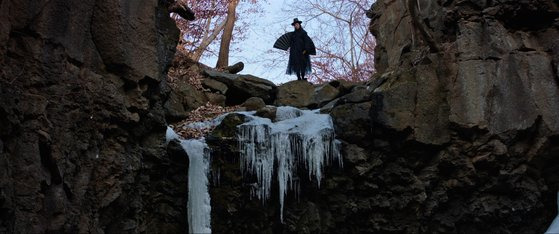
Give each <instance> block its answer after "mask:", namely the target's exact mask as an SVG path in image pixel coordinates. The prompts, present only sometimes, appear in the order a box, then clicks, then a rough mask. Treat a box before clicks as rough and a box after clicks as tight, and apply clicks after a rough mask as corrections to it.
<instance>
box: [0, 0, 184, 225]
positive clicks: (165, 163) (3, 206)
mask: <svg viewBox="0 0 559 234" xmlns="http://www.w3.org/2000/svg"><path fill="white" fill-rule="evenodd" d="M161 2H163V1H156V0H152V1H124V2H122V1H121V2H119V1H104V0H101V1H94V0H81V1H58V0H56V1H35V0H34V1H2V3H1V4H0V12H1V13H0V71H1V73H0V142H1V144H0V145H1V147H0V233H44V232H47V233H138V232H147V233H154V232H171V233H178V232H183V231H184V230H186V229H187V228H186V225H187V224H186V221H185V217H186V196H185V194H187V191H186V185H185V184H186V174H185V173H184V171H185V170H186V168H187V162H186V161H185V159H184V158H183V157H182V156H180V155H176V156H173V157H167V150H166V149H165V134H164V133H165V129H166V122H165V112H164V108H163V102H164V101H165V99H166V93H167V91H166V90H167V87H166V85H165V84H164V80H165V77H166V71H167V68H168V66H169V64H170V62H171V60H172V59H173V57H174V50H175V46H176V43H177V39H178V36H179V32H178V30H177V28H176V26H175V23H174V22H173V21H172V20H171V18H170V17H169V14H168V12H167V10H166V7H165V6H162V5H160V4H161ZM175 114H176V115H179V116H180V115H181V114H180V113H175ZM170 152H173V151H170ZM175 152H176V151H175ZM171 155H172V154H171Z"/></svg>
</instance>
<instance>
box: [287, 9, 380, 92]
mask: <svg viewBox="0 0 559 234" xmlns="http://www.w3.org/2000/svg"><path fill="white" fill-rule="evenodd" d="M373 2H374V0H301V1H297V2H296V3H293V4H290V5H289V8H286V9H285V10H286V13H290V14H297V15H299V16H301V17H302V16H304V17H305V18H306V19H305V20H306V22H307V24H306V25H312V27H318V28H313V30H312V31H313V32H314V33H316V34H314V35H310V36H311V37H312V38H313V40H314V41H315V44H316V46H317V52H318V54H317V56H315V57H313V58H312V61H313V67H314V69H313V70H314V74H313V75H312V76H311V77H310V80H312V81H313V82H319V83H320V82H326V81H330V80H339V79H343V80H350V81H363V80H368V79H369V78H370V75H371V74H372V73H373V72H374V47H375V39H374V37H373V36H372V35H371V33H370V32H369V30H368V27H367V26H368V20H367V18H366V16H365V11H366V9H367V8H368V7H370V6H371V4H372V3H373Z"/></svg>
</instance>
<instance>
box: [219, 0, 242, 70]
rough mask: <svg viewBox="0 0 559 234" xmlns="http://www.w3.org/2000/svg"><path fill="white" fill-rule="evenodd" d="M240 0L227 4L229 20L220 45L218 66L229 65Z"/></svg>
mask: <svg viewBox="0 0 559 234" xmlns="http://www.w3.org/2000/svg"><path fill="white" fill-rule="evenodd" d="M237 5H239V0H231V1H230V2H229V5H228V6H227V21H226V23H225V27H224V28H223V34H222V35H221V45H220V47H219V57H218V59H217V65H216V67H217V68H223V67H227V66H229V46H230V45H231V38H232V37H233V28H234V27H235V20H236V17H235V16H236V14H237V13H236V11H237Z"/></svg>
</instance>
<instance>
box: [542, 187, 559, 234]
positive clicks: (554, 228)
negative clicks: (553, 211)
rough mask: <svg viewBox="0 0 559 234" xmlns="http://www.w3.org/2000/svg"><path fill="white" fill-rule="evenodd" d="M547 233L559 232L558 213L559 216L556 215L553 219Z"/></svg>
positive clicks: (558, 206)
mask: <svg viewBox="0 0 559 234" xmlns="http://www.w3.org/2000/svg"><path fill="white" fill-rule="evenodd" d="M557 210H559V192H558V193H557ZM545 233H546V234H552V233H559V214H558V215H557V217H555V219H554V220H553V222H552V223H551V225H550V226H549V228H548V229H547V231H546V232H545Z"/></svg>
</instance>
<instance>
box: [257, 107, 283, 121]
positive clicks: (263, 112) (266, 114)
mask: <svg viewBox="0 0 559 234" xmlns="http://www.w3.org/2000/svg"><path fill="white" fill-rule="evenodd" d="M277 109H278V108H277V107H275V106H265V107H262V108H260V109H258V110H257V111H256V114H255V115H256V116H260V117H262V118H268V119H271V120H272V121H275V119H276V112H277Z"/></svg>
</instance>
